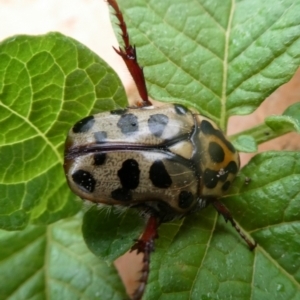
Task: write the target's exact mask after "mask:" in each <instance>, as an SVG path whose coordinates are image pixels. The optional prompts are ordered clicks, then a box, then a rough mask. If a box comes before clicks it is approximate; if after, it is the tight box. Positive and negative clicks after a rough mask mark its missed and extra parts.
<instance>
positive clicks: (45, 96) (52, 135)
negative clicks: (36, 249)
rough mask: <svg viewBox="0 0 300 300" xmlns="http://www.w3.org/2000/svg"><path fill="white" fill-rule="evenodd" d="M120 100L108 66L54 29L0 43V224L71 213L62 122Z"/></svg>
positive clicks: (16, 225)
mask: <svg viewBox="0 0 300 300" xmlns="http://www.w3.org/2000/svg"><path fill="white" fill-rule="evenodd" d="M124 106H126V95H125V92H124V89H123V87H122V85H121V83H120V80H119V78H118V77H117V75H116V74H115V73H114V71H113V70H112V69H111V68H110V67H109V66H108V65H107V64H106V63H105V62H103V61H102V60H101V59H100V58H99V57H98V56H97V55H95V54H94V53H93V52H92V51H91V50H89V49H87V48H86V47H85V46H83V45H82V44H80V43H79V42H77V41H75V40H73V39H71V38H68V37H65V36H63V35H61V34H59V33H50V34H47V35H43V36H34V37H33V36H16V37H13V38H11V39H8V40H5V41H3V42H2V43H1V44H0V126H1V130H2V131H1V135H0V156H1V160H0V169H1V171H2V172H1V175H0V195H1V198H0V227H1V228H6V229H10V230H12V229H20V228H24V227H25V226H26V225H27V224H28V223H29V222H34V223H38V224H48V223H51V222H54V221H56V220H59V219H61V218H63V217H67V216H70V215H73V214H74V213H75V212H77V211H78V210H79V209H80V206H81V203H80V202H77V201H75V197H74V195H73V194H72V193H71V192H70V190H69V189H68V188H67V185H66V180H65V176H64V172H63V168H62V164H63V151H64V150H63V149H64V141H65V138H66V135H67V132H68V130H69V129H70V128H71V126H72V125H73V124H74V123H75V122H76V121H78V120H80V119H81V118H83V117H85V116H87V115H89V114H92V113H94V112H100V111H103V110H107V109H114V108H119V107H124Z"/></svg>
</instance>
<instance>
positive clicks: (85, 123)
mask: <svg viewBox="0 0 300 300" xmlns="http://www.w3.org/2000/svg"><path fill="white" fill-rule="evenodd" d="M94 123H95V118H94V116H88V117H85V118H83V119H82V120H80V121H78V122H77V123H76V124H75V125H74V126H73V132H74V133H82V132H87V131H89V130H90V129H91V128H92V127H93V125H94Z"/></svg>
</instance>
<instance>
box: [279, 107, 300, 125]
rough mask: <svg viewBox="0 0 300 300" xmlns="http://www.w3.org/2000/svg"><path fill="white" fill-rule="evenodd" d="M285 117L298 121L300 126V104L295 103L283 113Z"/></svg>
mask: <svg viewBox="0 0 300 300" xmlns="http://www.w3.org/2000/svg"><path fill="white" fill-rule="evenodd" d="M283 115H284V116H290V117H292V118H294V119H295V120H297V121H298V124H300V102H297V103H294V104H292V105H291V106H289V107H288V108H287V109H286V110H285V111H284V113H283Z"/></svg>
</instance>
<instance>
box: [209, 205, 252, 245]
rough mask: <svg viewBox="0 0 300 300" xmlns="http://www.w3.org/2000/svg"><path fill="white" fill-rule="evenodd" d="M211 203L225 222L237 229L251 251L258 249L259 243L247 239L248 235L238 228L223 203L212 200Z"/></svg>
mask: <svg viewBox="0 0 300 300" xmlns="http://www.w3.org/2000/svg"><path fill="white" fill-rule="evenodd" d="M211 203H212V205H213V206H214V208H215V209H216V211H217V212H218V213H219V214H221V215H222V216H223V217H224V219H225V221H226V222H227V221H229V222H230V223H231V225H232V226H233V227H234V228H235V230H236V231H237V232H238V234H239V235H240V236H241V238H242V239H243V240H244V241H245V242H246V243H247V244H248V246H249V248H250V250H251V251H252V250H253V249H254V248H255V247H256V245H257V243H256V242H254V243H252V242H251V241H250V240H249V239H248V238H247V237H246V235H245V234H244V233H243V232H242V230H241V229H240V228H239V227H238V225H237V224H236V222H235V221H234V219H233V217H232V215H231V213H230V211H229V210H228V208H227V207H226V206H225V205H224V204H223V203H221V202H220V201H218V200H217V199H213V200H211Z"/></svg>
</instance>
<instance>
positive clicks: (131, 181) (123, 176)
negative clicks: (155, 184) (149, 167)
mask: <svg viewBox="0 0 300 300" xmlns="http://www.w3.org/2000/svg"><path fill="white" fill-rule="evenodd" d="M140 172H141V171H140V169H139V164H138V162H137V161H136V160H134V159H127V160H125V161H124V162H123V164H122V168H121V169H120V170H119V171H118V176H119V178H120V181H121V184H122V187H123V189H128V190H129V189H135V188H137V187H138V185H139V183H140Z"/></svg>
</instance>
